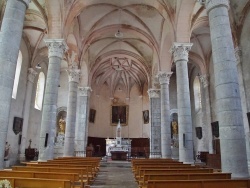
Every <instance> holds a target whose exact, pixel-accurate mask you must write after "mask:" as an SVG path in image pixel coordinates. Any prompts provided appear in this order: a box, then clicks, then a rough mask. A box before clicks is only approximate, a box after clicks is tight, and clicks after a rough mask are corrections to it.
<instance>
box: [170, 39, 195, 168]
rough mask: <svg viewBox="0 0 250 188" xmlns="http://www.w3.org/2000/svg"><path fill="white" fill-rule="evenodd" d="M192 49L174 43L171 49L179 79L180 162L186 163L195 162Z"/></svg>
mask: <svg viewBox="0 0 250 188" xmlns="http://www.w3.org/2000/svg"><path fill="white" fill-rule="evenodd" d="M191 47H192V44H190V43H174V45H173V47H172V49H171V52H172V53H173V56H174V62H175V64H176V77H177V106H178V123H179V127H178V128H179V161H181V162H185V163H193V162H194V152H193V128H192V117H191V105H190V91H189V79H188V67H187V62H188V53H189V51H190V49H191Z"/></svg>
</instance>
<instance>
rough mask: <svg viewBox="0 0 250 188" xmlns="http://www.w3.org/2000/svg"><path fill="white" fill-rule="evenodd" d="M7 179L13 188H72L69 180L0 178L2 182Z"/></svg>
mask: <svg viewBox="0 0 250 188" xmlns="http://www.w3.org/2000/svg"><path fill="white" fill-rule="evenodd" d="M5 179H7V180H9V181H10V184H11V187H13V188H17V187H19V188H20V187H21V188H23V187H25V188H45V187H46V188H47V187H48V188H70V186H71V185H70V181H69V180H55V179H37V178H18V177H0V180H5Z"/></svg>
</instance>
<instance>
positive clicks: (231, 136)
mask: <svg viewBox="0 0 250 188" xmlns="http://www.w3.org/2000/svg"><path fill="white" fill-rule="evenodd" d="M206 8H207V14H208V16H209V25H210V34H211V42H212V52H213V66H214V74H215V94H216V105H217V109H216V110H217V114H218V120H219V131H220V146H221V147H220V148H221V166H222V171H223V172H231V173H232V177H248V167H247V154H246V142H245V136H244V127H243V119H242V108H241V102H240V91H239V83H238V78H237V75H238V73H237V68H236V63H235V61H236V60H235V54H234V45H233V39H232V31H231V28H230V21H229V15H228V9H229V1H228V0H220V1H218V0H206Z"/></svg>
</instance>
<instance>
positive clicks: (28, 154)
mask: <svg viewBox="0 0 250 188" xmlns="http://www.w3.org/2000/svg"><path fill="white" fill-rule="evenodd" d="M35 156H36V149H35V148H27V149H25V158H26V160H27V161H30V160H34V158H35Z"/></svg>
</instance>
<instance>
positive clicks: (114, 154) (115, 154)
mask: <svg viewBox="0 0 250 188" xmlns="http://www.w3.org/2000/svg"><path fill="white" fill-rule="evenodd" d="M110 153H111V159H112V160H123V161H124V160H127V154H128V152H124V151H111V152H110Z"/></svg>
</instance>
